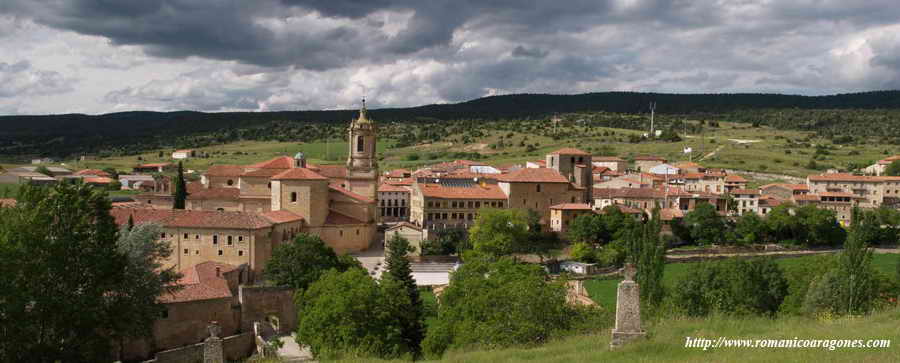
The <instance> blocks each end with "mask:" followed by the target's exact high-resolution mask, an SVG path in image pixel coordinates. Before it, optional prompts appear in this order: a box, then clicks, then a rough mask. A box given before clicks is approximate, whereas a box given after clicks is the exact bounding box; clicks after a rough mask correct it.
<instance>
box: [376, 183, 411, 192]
mask: <svg viewBox="0 0 900 363" xmlns="http://www.w3.org/2000/svg"><path fill="white" fill-rule="evenodd" d="M378 191H379V192H401V193H409V189H406V188H404V187H401V186H398V185H394V184H388V183H381V185H379V186H378Z"/></svg>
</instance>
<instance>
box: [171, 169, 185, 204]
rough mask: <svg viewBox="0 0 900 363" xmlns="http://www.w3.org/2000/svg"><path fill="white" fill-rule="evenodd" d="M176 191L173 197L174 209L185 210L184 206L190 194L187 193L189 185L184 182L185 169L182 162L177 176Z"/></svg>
mask: <svg viewBox="0 0 900 363" xmlns="http://www.w3.org/2000/svg"><path fill="white" fill-rule="evenodd" d="M174 183H175V190H174V191H173V192H172V196H173V197H175V200H174V202H173V203H172V209H184V204H185V202H186V201H187V197H188V192H187V184H186V183H185V181H184V168H183V167H182V165H181V162H180V161H179V162H178V174H177V175H176V176H175V181H174Z"/></svg>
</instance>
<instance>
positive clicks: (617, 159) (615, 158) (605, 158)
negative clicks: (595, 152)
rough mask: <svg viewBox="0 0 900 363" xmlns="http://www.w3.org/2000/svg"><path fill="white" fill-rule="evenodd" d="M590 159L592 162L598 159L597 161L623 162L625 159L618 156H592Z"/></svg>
mask: <svg viewBox="0 0 900 363" xmlns="http://www.w3.org/2000/svg"><path fill="white" fill-rule="evenodd" d="M591 161H594V162H597V161H599V162H610V161H615V162H624V161H625V159H622V158H620V157H618V156H594V157H592V158H591Z"/></svg>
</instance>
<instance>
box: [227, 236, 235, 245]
mask: <svg viewBox="0 0 900 363" xmlns="http://www.w3.org/2000/svg"><path fill="white" fill-rule="evenodd" d="M232 244H234V242H232V237H231V236H228V245H229V246H231V245H232Z"/></svg>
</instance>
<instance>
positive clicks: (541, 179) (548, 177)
mask: <svg viewBox="0 0 900 363" xmlns="http://www.w3.org/2000/svg"><path fill="white" fill-rule="evenodd" d="M497 180H498V181H501V182H507V183H568V182H569V180H568V179H566V177H564V176H562V174H560V173H559V172H558V171H556V170H555V169H547V168H524V169H519V170H516V171H514V172H512V173H509V174H501V175H498V176H497Z"/></svg>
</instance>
